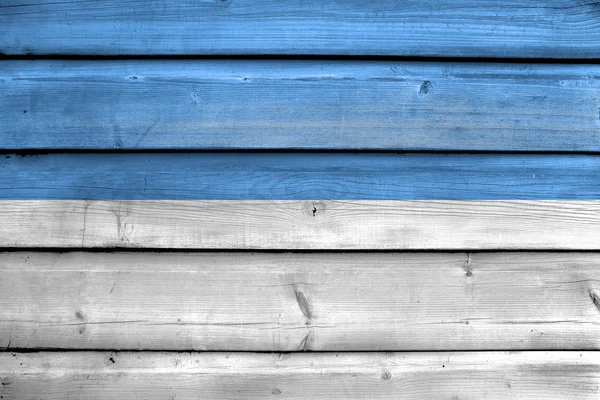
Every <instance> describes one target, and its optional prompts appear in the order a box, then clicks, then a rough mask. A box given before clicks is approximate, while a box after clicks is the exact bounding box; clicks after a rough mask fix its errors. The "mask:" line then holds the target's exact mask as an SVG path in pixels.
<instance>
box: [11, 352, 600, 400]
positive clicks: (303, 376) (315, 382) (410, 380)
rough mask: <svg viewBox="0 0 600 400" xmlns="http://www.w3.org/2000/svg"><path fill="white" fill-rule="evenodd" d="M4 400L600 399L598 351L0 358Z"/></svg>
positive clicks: (96, 354)
mask: <svg viewBox="0 0 600 400" xmlns="http://www.w3.org/2000/svg"><path fill="white" fill-rule="evenodd" d="M0 377H1V379H2V382H3V384H2V386H0V394H1V395H2V396H4V399H10V400H13V399H25V398H36V399H37V398H39V396H40V395H41V394H43V398H44V399H47V400H52V399H60V400H63V399H106V398H138V399H148V400H150V399H157V400H158V399H161V400H162V399H264V398H284V399H313V398H315V399H316V398H319V399H325V398H326V399H365V398H369V399H373V398H377V399H440V400H442V399H474V398H475V399H483V398H485V399H515V398H518V399H541V398H543V399H560V400H564V399H577V400H580V399H597V398H598V394H599V393H598V386H599V385H600V357H599V354H598V353H597V352H517V353H515V352H513V353H499V352H485V353H453V352H444V353H385V354H383V353H354V354H353V353H340V354H335V353H330V354H307V353H304V354H302V353H300V354H264V353H263V354H252V353H245V354H244V353H154V352H148V353H128V352H125V353H103V352H85V353H80V352H69V353H45V352H41V353H9V352H4V353H0Z"/></svg>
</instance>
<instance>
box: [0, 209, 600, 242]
mask: <svg viewBox="0 0 600 400" xmlns="http://www.w3.org/2000/svg"><path fill="white" fill-rule="evenodd" d="M0 226H2V229H0V243H1V244H2V247H68V248H87V247H109V248H116V247H129V248H160V249H170V248H181V249H280V250H285V249H319V250H323V249H333V250H341V249H363V250H370V249H382V250H408V249H415V250H419V249H427V250H431V249H449V250H455V249H458V250H467V249H472V250H475V249H514V250H520V249H522V250H527V249H529V250H533V249H538V250H558V249H561V250H599V249H600V245H599V241H598V237H600V202H598V201H210V200H209V201H2V202H0Z"/></svg>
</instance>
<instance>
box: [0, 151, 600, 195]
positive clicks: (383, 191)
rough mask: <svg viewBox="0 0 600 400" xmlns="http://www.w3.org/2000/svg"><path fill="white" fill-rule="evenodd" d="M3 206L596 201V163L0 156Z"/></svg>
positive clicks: (523, 158) (585, 158)
mask: <svg viewBox="0 0 600 400" xmlns="http://www.w3.org/2000/svg"><path fill="white" fill-rule="evenodd" d="M0 188H1V189H2V190H1V191H0V199H4V200H312V199H315V200H598V199H600V156H598V155H559V154H541V155H540V154H494V155H489V154H435V153H434V154H427V153H416V154H415V153H407V154H389V153H354V154H352V153H305V152H301V153H264V152H262V153H237V152H233V153H232V152H225V153H219V152H208V153H185V154H180V153H120V154H115V153H108V154H106V153H99V154H98V153H96V154H85V153H84V154H48V155H35V156H25V157H24V156H18V155H17V156H15V155H0Z"/></svg>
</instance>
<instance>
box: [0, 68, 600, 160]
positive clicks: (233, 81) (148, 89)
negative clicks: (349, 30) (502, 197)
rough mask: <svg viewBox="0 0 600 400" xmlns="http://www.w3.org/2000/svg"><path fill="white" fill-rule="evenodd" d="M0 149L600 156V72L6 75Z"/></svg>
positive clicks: (7, 71) (76, 71)
mask: <svg viewBox="0 0 600 400" xmlns="http://www.w3.org/2000/svg"><path fill="white" fill-rule="evenodd" d="M0 87H1V88H2V90H1V91H0V119H1V120H2V121H3V124H2V126H1V127H0V148H3V149H5V150H8V149H91V150H104V149H122V150H139V149H187V150H190V149H270V148H286V149H290V148H293V149H387V150H499V151H503V150H510V151H539V150H543V151H600V118H599V116H598V101H597V100H598V91H599V90H600V68H599V67H598V66H595V65H579V66H577V67H573V66H571V65H568V66H567V65H536V64H471V63H466V64H465V63H410V62H356V61H344V62H342V61H338V62H325V61H239V60H227V61H217V60H211V61H208V60H200V61H189V60H178V61H157V60H145V61H33V62H25V61H4V62H0Z"/></svg>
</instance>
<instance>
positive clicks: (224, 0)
mask: <svg viewBox="0 0 600 400" xmlns="http://www.w3.org/2000/svg"><path fill="white" fill-rule="evenodd" d="M599 9H600V7H599V6H598V3H597V2H593V1H583V0H578V1H573V0H541V1H536V2H535V3H532V2H528V1H525V0H503V1H501V0H478V1H477V2H473V1H468V0H451V1H444V2H440V1H436V0H420V1H397V0H377V1H362V0H343V1H340V0H311V1H305V0H287V1H284V2H273V1H269V0H201V1H198V0H160V1H158V0H128V1H126V2H124V1H117V0H103V1H86V0H79V1H69V0H58V1H57V0H37V1H35V2H31V1H26V0H3V1H2V7H1V8H0V51H1V52H3V53H5V54H9V55H13V54H26V55H38V54H56V55H60V54H67V55H73V54H74V55H94V54H100V55H123V54H129V55H137V54H144V55H147V54H149V55H153V54H160V55H172V54H176V55H197V54H209V55H212V54H241V55H246V54H274V55H277V54H321V55H324V54H339V55H373V56H381V55H394V56H452V57H456V56H460V57H465V56H466V57H527V58H529V57H540V58H572V57H575V58H598V56H599V53H600V49H599V46H598V43H600V29H599V27H600V26H599V24H598V16H599V14H600V10H599Z"/></svg>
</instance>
